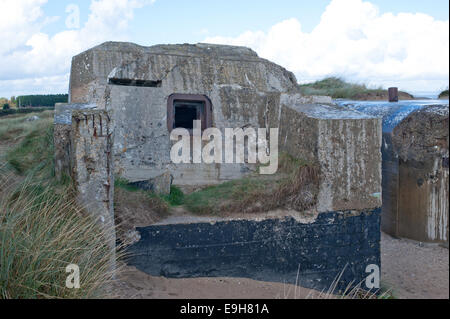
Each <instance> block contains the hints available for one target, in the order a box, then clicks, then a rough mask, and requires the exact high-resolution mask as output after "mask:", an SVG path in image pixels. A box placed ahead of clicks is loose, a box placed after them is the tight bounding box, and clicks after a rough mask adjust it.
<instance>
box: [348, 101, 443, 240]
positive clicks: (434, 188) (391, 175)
mask: <svg viewBox="0 0 450 319" xmlns="http://www.w3.org/2000/svg"><path fill="white" fill-rule="evenodd" d="M429 103H430V102H427V101H421V102H415V103H411V102H398V103H382V102H381V103H380V102H377V103H373V102H370V103H364V102H362V103H360V104H359V105H358V104H354V105H349V106H350V107H351V108H352V109H355V110H358V111H360V112H364V113H366V114H370V115H373V116H379V117H382V118H383V143H382V150H381V151H382V159H383V161H382V176H383V179H382V188H383V194H382V195H383V196H382V197H383V205H382V218H381V228H382V230H383V231H384V232H386V233H387V234H389V235H391V236H394V237H402V238H409V239H413V240H416V241H420V242H433V243H439V244H443V245H446V246H448V240H449V238H448V231H449V230H448V229H449V218H448V211H449V208H448V207H449V201H448V187H449V186H448V185H449V181H448V169H449V168H448V156H449V155H448V153H449V151H448V150H449V108H448V104H447V105H444V104H431V105H430V104H429ZM439 103H441V102H439Z"/></svg>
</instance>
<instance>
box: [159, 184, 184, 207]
mask: <svg viewBox="0 0 450 319" xmlns="http://www.w3.org/2000/svg"><path fill="white" fill-rule="evenodd" d="M161 198H162V199H163V200H164V201H165V202H166V203H168V204H169V205H170V206H181V205H183V204H184V200H185V198H184V193H183V191H182V190H181V189H180V188H179V187H177V186H175V185H172V186H171V187H170V194H169V195H163V196H161Z"/></svg>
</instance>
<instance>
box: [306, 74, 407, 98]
mask: <svg viewBox="0 0 450 319" xmlns="http://www.w3.org/2000/svg"><path fill="white" fill-rule="evenodd" d="M300 90H301V92H302V93H303V94H304V95H326V96H331V97H332V98H334V99H351V100H388V92H387V90H385V89H383V88H378V89H370V88H368V87H367V86H366V85H364V84H354V83H348V82H345V81H344V80H342V79H340V78H337V77H329V78H325V79H323V80H320V81H316V82H314V83H308V84H301V85H300ZM399 98H400V99H401V100H412V99H414V96H413V95H411V94H409V93H406V92H399Z"/></svg>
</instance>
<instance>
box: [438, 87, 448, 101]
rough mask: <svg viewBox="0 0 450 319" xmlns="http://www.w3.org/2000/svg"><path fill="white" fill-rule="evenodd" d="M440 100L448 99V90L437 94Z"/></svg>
mask: <svg viewBox="0 0 450 319" xmlns="http://www.w3.org/2000/svg"><path fill="white" fill-rule="evenodd" d="M439 98H440V99H448V89H447V90H445V91H442V92H441V94H439Z"/></svg>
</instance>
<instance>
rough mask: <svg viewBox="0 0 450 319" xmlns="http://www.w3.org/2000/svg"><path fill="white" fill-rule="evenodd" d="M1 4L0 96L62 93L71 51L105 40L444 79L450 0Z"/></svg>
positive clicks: (305, 78)
mask: <svg viewBox="0 0 450 319" xmlns="http://www.w3.org/2000/svg"><path fill="white" fill-rule="evenodd" d="M0 12H1V13H2V19H0V43H1V45H0V97H1V96H4V97H8V98H9V97H10V96H12V95H20V94H37V93H43V94H44V93H66V92H67V90H68V79H69V70H70V61H71V58H72V56H73V55H76V54H78V53H80V52H82V51H84V50H86V49H88V48H90V47H92V46H95V45H97V44H100V43H102V42H104V41H111V40H120V41H131V42H136V43H138V44H141V45H153V44H158V43H197V42H212V43H222V44H234V45H245V46H249V47H251V48H252V49H254V50H255V51H256V52H257V53H258V54H259V55H260V56H262V57H264V58H267V59H270V60H272V61H274V62H276V63H278V64H281V65H282V66H284V67H286V68H287V69H289V70H290V71H293V72H294V73H295V74H296V76H297V80H298V81H299V82H300V83H304V82H309V81H313V80H317V79H321V78H323V77H326V76H341V77H343V78H345V79H347V80H349V81H353V82H358V83H366V84H368V85H370V86H373V87H378V86H384V87H388V86H398V87H400V89H403V90H407V91H410V92H412V93H415V92H438V91H441V90H443V89H445V88H446V87H448V82H449V79H448V78H449V18H448V16H449V2H448V0H428V1H423V0H395V1H392V0H370V1H362V0H331V1H330V0H315V1H310V0H278V1H262V0H258V1H252V0H227V1H215V0H208V1H207V0H195V1H186V0H92V1H90V0H84V1H73V0H72V1H70V0H62V1H61V0H48V1H47V0H0ZM78 17H79V19H78Z"/></svg>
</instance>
